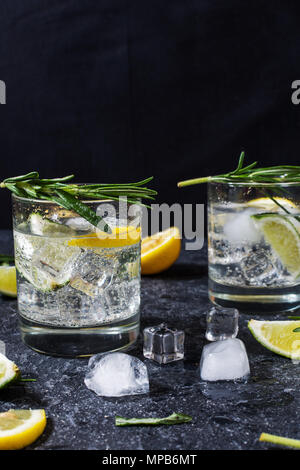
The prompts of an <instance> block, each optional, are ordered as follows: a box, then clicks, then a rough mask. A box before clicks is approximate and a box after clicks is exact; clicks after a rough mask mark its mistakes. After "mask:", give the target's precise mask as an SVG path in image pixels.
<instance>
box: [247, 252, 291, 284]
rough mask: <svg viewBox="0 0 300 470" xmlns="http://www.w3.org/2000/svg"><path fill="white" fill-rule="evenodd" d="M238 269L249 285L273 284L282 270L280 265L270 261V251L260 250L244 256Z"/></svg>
mask: <svg viewBox="0 0 300 470" xmlns="http://www.w3.org/2000/svg"><path fill="white" fill-rule="evenodd" d="M240 267H241V270H242V273H243V276H244V277H245V280H246V282H247V283H248V284H249V285H260V286H262V285H268V284H273V283H274V281H276V280H277V279H278V278H279V277H280V271H281V270H282V268H281V265H280V263H278V262H277V263H276V260H275V262H274V261H273V259H272V253H271V251H270V250H264V249H263V248H260V249H259V250H255V251H253V252H252V253H250V254H248V255H247V256H245V257H244V258H243V259H242V260H241V263H240Z"/></svg>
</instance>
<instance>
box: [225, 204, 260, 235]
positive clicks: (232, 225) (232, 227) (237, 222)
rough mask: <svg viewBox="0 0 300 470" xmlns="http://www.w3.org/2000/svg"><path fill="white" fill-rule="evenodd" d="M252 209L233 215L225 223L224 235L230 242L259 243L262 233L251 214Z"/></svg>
mask: <svg viewBox="0 0 300 470" xmlns="http://www.w3.org/2000/svg"><path fill="white" fill-rule="evenodd" d="M254 213H255V211H254V210H252V209H245V210H244V211H243V212H240V213H237V214H235V215H232V216H231V217H230V218H229V220H228V221H227V222H226V223H225V225H224V229H223V231H224V236H225V238H226V239H227V240H228V241H229V242H230V243H243V242H247V243H258V242H259V241H260V240H261V239H262V233H261V232H260V231H259V230H258V229H257V228H256V226H255V224H254V222H253V220H252V218H251V215H253V214H254Z"/></svg>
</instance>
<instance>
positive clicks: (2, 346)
mask: <svg viewBox="0 0 300 470" xmlns="http://www.w3.org/2000/svg"><path fill="white" fill-rule="evenodd" d="M0 354H3V356H5V354H6V346H5V343H4V341H1V340H0Z"/></svg>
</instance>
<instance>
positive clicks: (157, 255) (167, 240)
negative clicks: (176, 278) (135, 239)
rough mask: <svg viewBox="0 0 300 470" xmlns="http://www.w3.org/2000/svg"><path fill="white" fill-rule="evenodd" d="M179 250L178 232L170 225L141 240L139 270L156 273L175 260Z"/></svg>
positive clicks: (166, 267) (179, 239) (143, 272)
mask: <svg viewBox="0 0 300 470" xmlns="http://www.w3.org/2000/svg"><path fill="white" fill-rule="evenodd" d="M180 250H181V238H180V232H179V230H178V228H177V227H170V228H168V229H166V230H163V231H162V232H157V233H155V234H154V235H150V236H149V237H146V238H144V239H143V240H142V248H141V272H142V274H157V273H160V272H162V271H165V270H166V269H168V268H169V267H170V266H172V264H173V263H175V261H176V260H177V258H178V256H179V255H180Z"/></svg>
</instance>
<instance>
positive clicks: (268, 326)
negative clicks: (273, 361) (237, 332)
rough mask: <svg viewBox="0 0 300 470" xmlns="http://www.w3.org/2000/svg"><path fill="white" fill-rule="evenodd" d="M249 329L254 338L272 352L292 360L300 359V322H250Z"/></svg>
mask: <svg viewBox="0 0 300 470" xmlns="http://www.w3.org/2000/svg"><path fill="white" fill-rule="evenodd" d="M248 328H249V330H250V331H251V333H252V334H253V336H254V338H255V339H257V341H258V342H259V343H260V344H261V345H262V346H264V347H265V348H267V349H269V350H270V351H273V352H274V353H276V354H280V355H281V356H284V357H289V358H290V359H296V360H299V359H300V320H291V321H289V320H287V321H263V320H250V321H249V322H248ZM298 329H299V331H297V330H298ZM295 330H296V331H295Z"/></svg>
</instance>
